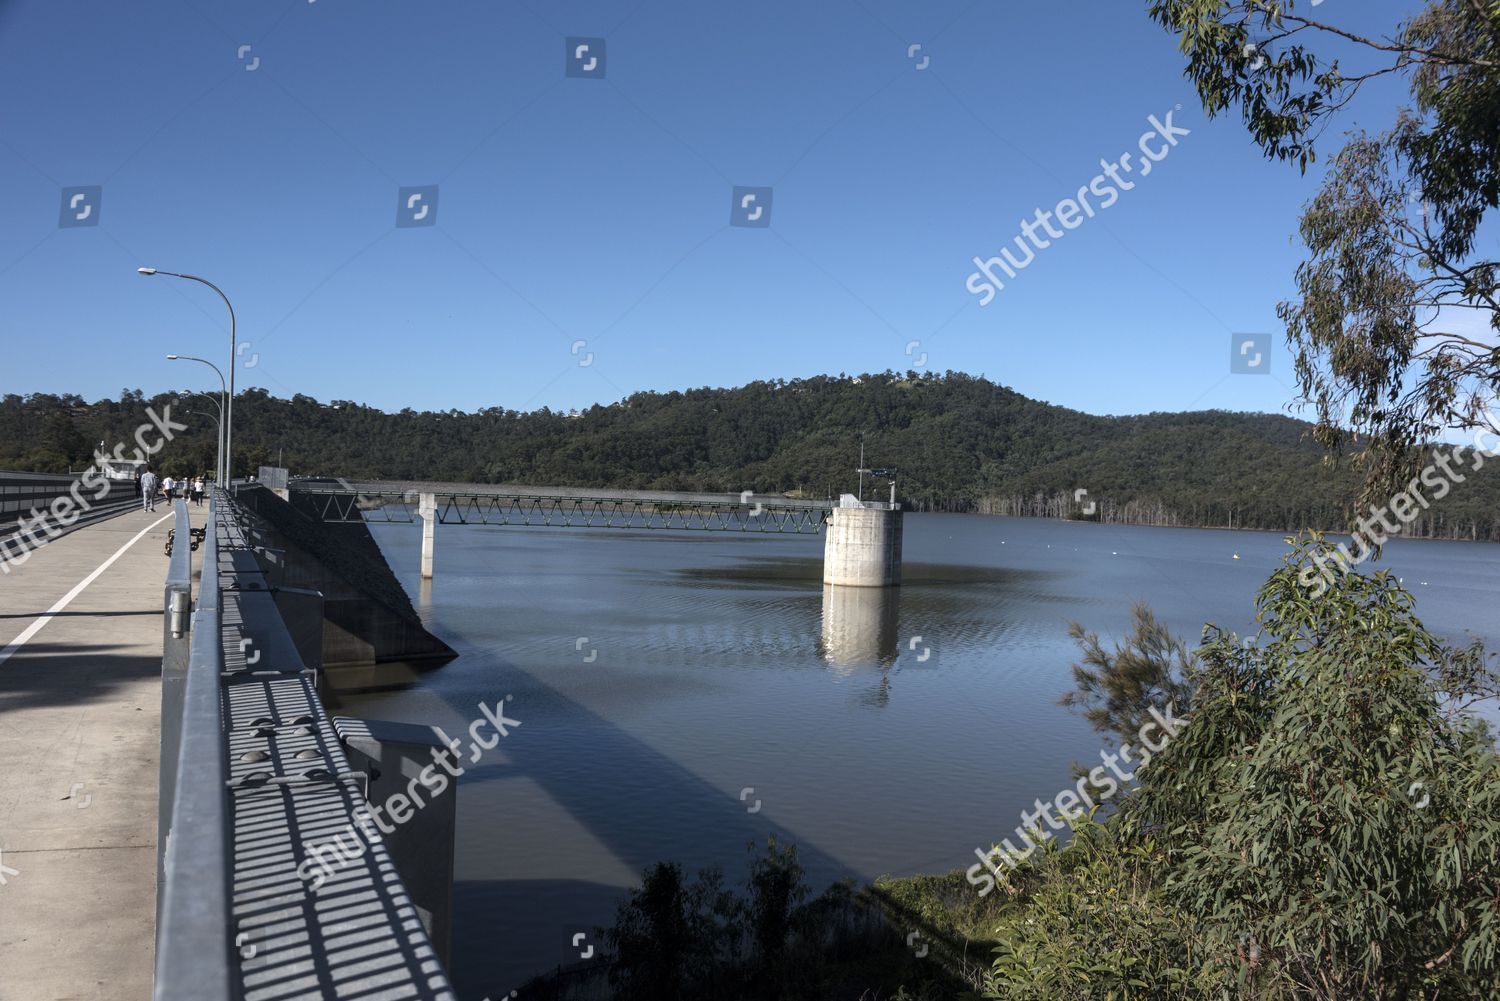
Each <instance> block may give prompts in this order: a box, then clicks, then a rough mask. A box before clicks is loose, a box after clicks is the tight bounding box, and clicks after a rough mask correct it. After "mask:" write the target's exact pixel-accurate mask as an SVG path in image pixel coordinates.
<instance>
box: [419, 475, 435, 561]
mask: <svg viewBox="0 0 1500 1001" xmlns="http://www.w3.org/2000/svg"><path fill="white" fill-rule="evenodd" d="M417 513H418V514H420V515H421V516H422V579H423V580H431V579H432V549H433V543H434V541H435V539H436V535H437V496H436V495H434V494H418V495H417Z"/></svg>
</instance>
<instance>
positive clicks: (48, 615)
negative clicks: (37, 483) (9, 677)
mask: <svg viewBox="0 0 1500 1001" xmlns="http://www.w3.org/2000/svg"><path fill="white" fill-rule="evenodd" d="M172 517H173V515H170V514H169V515H167V516H166V517H163V518H158V519H157V520H156V521H153V522H152V523H151V524H149V525H147V526H146V527H145V528H143V529H141V530H140V531H139V532H137V533H136V534H135V538H133V539H131V540H130V541H129V542H127V543H125V545H123V546H121V547H120V548H119V550H118V551H116V553H115V554H114V555H113V556H111V557H110V558H109V559H107V560H105V561H104V562H103V563H101V564H99V569H97V570H95V571H94V572H93V573H91V574H89V575H88V576H87V577H85V578H83V580H81V581H79V582H78V583H77V584H76V585H75V586H74V588H73V590H71V591H69V592H68V593H67V594H65V595H63V596H62V597H61V598H59V599H58V600H57V604H55V605H53V606H52V607H51V608H49V609H47V610H46V611H45V612H43V613H42V614H41V617H39V618H38V619H37V620H36V621H35V622H33V623H32V624H31V625H29V626H27V627H26V629H25V631H23V632H22V633H21V635H19V636H17V637H16V638H15V639H14V640H12V641H11V644H10V646H8V647H6V648H5V649H4V650H0V667H3V666H4V665H5V662H6V661H7V660H10V658H11V655H12V654H14V653H15V652H16V651H17V650H19V649H21V647H23V646H25V645H26V642H27V640H29V639H31V637H33V636H35V635H36V634H37V633H39V632H41V631H42V627H43V626H45V625H46V624H47V623H49V622H51V621H52V620H53V618H55V617H56V615H57V613H58V612H61V611H62V610H63V609H64V608H67V607H68V606H69V605H71V604H72V603H73V599H74V598H76V597H78V596H79V595H80V594H82V593H83V589H84V588H86V587H88V586H89V585H90V584H92V583H93V582H94V581H96V580H98V579H99V575H100V574H102V573H104V571H106V570H108V569H109V568H110V567H112V566H114V565H115V560H117V559H119V558H120V557H121V556H124V555H125V552H126V551H127V550H128V549H129V548H130V547H131V546H133V545H135V544H136V543H137V542H140V541H141V538H142V537H143V536H144V535H145V534H146V533H147V532H149V531H151V530H152V529H153V528H155V527H156V526H157V525H160V524H161V523H162V522H164V521H167V520H168V519H170V518H172Z"/></svg>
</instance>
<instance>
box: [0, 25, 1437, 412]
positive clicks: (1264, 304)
mask: <svg viewBox="0 0 1500 1001" xmlns="http://www.w3.org/2000/svg"><path fill="white" fill-rule="evenodd" d="M1144 7H1145V5H1144V3H1135V2H1129V0H1126V2H1120V0H1109V2H1105V0H1093V2H1085V3H1080V4H1022V3H1013V2H998V0H979V2H975V0H930V2H924V3H921V4H913V3H910V2H906V0H858V2H855V0H827V2H823V3H816V4H812V3H807V2H805V0H804V2H800V3H787V2H768V3H763V4H758V5H754V6H751V7H747V6H745V5H742V4H741V5H732V4H704V3H687V2H677V0H644V2H635V0H625V2H614V3H600V2H588V0H568V2H566V3H561V4H547V3H543V2H542V0H532V2H530V3H526V2H523V0H504V2H494V0H489V2H464V0H453V2H449V0H443V2H427V3H417V2H415V0H385V2H359V3H355V2H353V0H311V2H310V0H276V2H270V0H260V2H253V3H252V2H248V0H234V2H220V0H214V2H201V3H189V2H162V3H146V4H130V5H126V4H116V3H103V2H90V3H74V2H69V3H66V4H59V3H56V2H52V0H0V92H3V93H5V94H7V95H8V96H9V98H10V99H9V100H7V101H6V102H5V103H4V105H3V107H0V189H3V190H4V192H5V196H4V198H3V199H0V302H3V303H4V308H3V310H0V338H3V341H4V344H5V351H4V357H5V360H4V363H3V368H0V392H16V393H27V392H55V393H61V392H77V393H80V394H82V395H83V396H85V397H86V398H89V399H96V398H100V397H104V396H115V395H117V394H118V393H119V391H120V389H121V388H123V387H132V388H134V387H140V388H143V389H145V390H146V391H148V392H154V391H159V390H164V389H167V388H172V387H177V386H182V385H186V384H193V385H200V386H201V385H204V384H205V383H204V381H203V379H202V377H199V376H196V374H194V373H192V372H190V371H184V368H185V366H173V365H171V364H169V363H167V362H166V361H165V360H163V356H164V355H165V354H167V353H169V352H177V353H183V354H208V355H209V356H210V357H211V358H213V359H214V360H216V361H217V360H220V359H224V358H226V357H227V355H228V353H229V347H228V334H227V330H228V328H227V322H226V320H225V317H224V313H223V309H222V305H221V304H220V303H219V302H218V300H217V299H215V298H214V297H213V296H212V293H211V292H209V291H208V290H207V289H203V288H201V287H198V286H195V285H191V284H190V283H185V282H180V281H177V280H174V279H168V278H164V277H157V278H151V279H146V278H141V277H139V276H137V275H136V273H135V269H136V267H137V266H140V265H150V266H154V267H159V268H162V269H167V270H173V271H186V272H192V273H196V274H200V275H203V276H205V277H208V278H210V279H211V280H213V281H215V282H216V283H218V284H219V285H220V286H221V287H223V288H224V290H225V291H226V292H227V293H228V294H229V296H230V297H231V299H232V300H233V301H234V304H235V307H236V311H237V313H238V315H239V339H240V341H241V342H242V343H243V344H244V345H245V347H244V349H243V351H242V353H241V355H240V364H241V365H242V366H244V367H241V368H240V369H239V370H238V376H237V378H238V380H239V382H240V385H241V386H247V385H258V386H264V387H265V388H266V389H267V390H269V391H270V392H272V393H274V394H276V395H281V396H288V395H291V394H292V393H305V394H308V395H311V396H315V397H318V398H320V399H323V400H331V399H349V400H356V401H359V402H364V403H368V404H371V405H374V406H379V407H382V408H385V409H400V408H402V407H413V408H416V409H449V408H458V409H461V410H474V409H479V408H482V407H490V406H500V407H509V408H517V409H534V408H536V407H540V406H543V405H546V406H551V407H554V408H572V407H582V406H586V405H589V404H591V403H595V402H608V401H612V400H615V399H619V398H620V397H622V396H624V395H627V394H629V393H632V392H635V391H638V390H643V389H659V390H665V389H682V388H687V387H693V386H703V385H713V386H725V385H738V384H742V383H744V382H747V381H750V380H752V379H765V378H794V377H801V376H808V375H814V374H819V373H838V372H849V373H855V372H862V371H879V370H884V369H887V368H894V369H906V368H911V367H916V366H917V365H918V364H919V363H921V364H925V367H927V368H929V369H935V370H938V371H942V370H945V369H955V370H961V371H966V372H970V373H973V374H980V373H983V374H984V375H986V376H988V377H990V378H991V379H994V380H996V381H998V382H1002V383H1004V384H1006V385H1009V386H1011V387H1013V388H1014V389H1016V390H1017V391H1019V392H1021V393H1024V394H1026V395H1028V396H1031V397H1034V398H1038V399H1042V400H1047V401H1049V402H1053V403H1058V404H1062V405H1065V406H1069V407H1075V408H1078V409H1081V410H1085V411H1088V412H1091V413H1103V414H1125V413H1142V412H1148V411H1154V410H1184V409H1202V408H1224V409H1231V410H1266V411H1276V410H1281V409H1283V408H1284V406H1285V404H1286V403H1287V402H1288V400H1290V398H1291V397H1292V395H1293V389H1292V387H1293V380H1292V374H1291V360H1290V358H1289V356H1288V355H1287V354H1286V352H1285V349H1284V347H1283V346H1282V344H1281V337H1280V334H1279V333H1275V334H1274V336H1273V342H1274V344H1275V348H1274V350H1273V352H1272V356H1271V361H1270V367H1271V373H1270V375H1269V376H1254V375H1232V374H1231V373H1230V366H1229V355H1230V344H1231V335H1232V334H1235V333H1241V332H1248V333H1254V332H1276V331H1279V329H1280V328H1279V325H1278V323H1277V320H1276V317H1275V305H1276V302H1277V301H1278V300H1279V299H1281V298H1283V297H1285V296H1286V295H1288V294H1289V292H1290V291H1291V288H1292V276H1293V271H1294V268H1295V266H1296V264H1297V262H1298V261H1299V260H1300V257H1301V253H1300V249H1299V246H1298V243H1297V241H1296V238H1295V229H1296V219H1297V214H1298V210H1299V207H1300V205H1301V204H1302V203H1303V202H1304V201H1305V200H1306V199H1307V198H1308V197H1309V196H1310V195H1311V193H1312V191H1313V185H1314V183H1315V179H1316V172H1315V171H1314V172H1311V173H1310V174H1309V176H1308V177H1306V178H1304V177H1301V176H1299V174H1298V173H1297V171H1296V169H1295V168H1294V167H1288V166H1285V165H1280V164H1272V163H1268V162H1267V161H1265V160H1264V159H1263V158H1262V157H1261V156H1260V155H1259V154H1258V152H1257V151H1256V150H1255V149H1254V148H1253V147H1252V146H1251V144H1250V143H1249V141H1248V139H1247V138H1246V135H1245V132H1244V129H1243V127H1242V126H1241V124H1240V122H1239V120H1238V118H1237V117H1235V118H1232V119H1221V120H1219V121H1216V122H1213V123H1209V122H1207V121H1206V120H1205V119H1204V116H1203V114H1202V112H1201V109H1200V108H1199V106H1198V104H1197V101H1196V99H1195V98H1194V95H1193V93H1192V91H1191V88H1190V87H1189V85H1188V83H1187V82H1186V81H1185V80H1184V79H1183V77H1182V75H1181V70H1182V61H1181V57H1180V55H1179V54H1178V52H1177V51H1176V47H1175V45H1176V43H1175V40H1174V39H1172V38H1170V37H1168V36H1167V35H1165V34H1164V33H1162V32H1161V31H1160V30H1159V29H1158V28H1157V27H1156V26H1155V25H1154V24H1152V23H1151V22H1150V20H1149V19H1148V17H1147V16H1146V14H1145V11H1144ZM1338 7H1347V8H1348V10H1347V11H1345V12H1342V13H1341V12H1339V11H1338V10H1337V8H1338ZM1356 7H1357V9H1356ZM1410 9H1412V5H1410V4H1397V3H1388V2H1377V3H1368V2H1361V3H1360V4H1358V5H1355V4H1354V3H1353V0H1332V2H1329V3H1325V4H1323V5H1322V6H1321V8H1320V14H1321V16H1324V17H1326V18H1329V19H1332V20H1340V22H1341V23H1349V24H1354V25H1359V26H1366V27H1367V26H1370V25H1371V24H1372V23H1373V24H1375V25H1387V24H1389V23H1391V22H1393V21H1394V20H1395V19H1396V18H1397V17H1398V16H1399V15H1400V14H1401V13H1402V12H1404V11H1409V10H1410ZM573 36H577V37H587V38H603V39H604V40H605V43H606V53H607V57H606V60H605V63H604V70H605V72H604V76H603V78H597V77H596V78H569V77H568V76H566V75H565V67H566V61H567V58H568V56H569V50H568V46H567V43H566V39H567V38H569V37H573ZM915 45H920V46H921V48H920V49H912V46H915ZM246 46H248V48H245V47H246ZM924 60H925V68H919V66H922V65H924ZM252 67H253V68H252ZM1377 97H1380V99H1376V100H1369V101H1366V102H1364V103H1363V104H1362V105H1360V106H1357V107H1356V108H1355V109H1354V114H1353V116H1352V117H1351V118H1350V119H1349V120H1348V124H1351V125H1352V124H1355V123H1358V124H1367V125H1368V126H1369V127H1371V128H1383V127H1384V126H1385V125H1387V124H1388V122H1389V120H1390V116H1391V113H1392V111H1393V109H1394V107H1395V104H1396V101H1397V100H1398V98H1399V95H1398V94H1397V93H1395V92H1390V91H1387V92H1385V94H1384V95H1383V96H1381V95H1377ZM1178 105H1180V106H1181V110H1180V111H1178V110H1175V109H1176V107H1177V106H1178ZM1366 109H1368V113H1369V115H1370V120H1369V121H1368V122H1367V123H1366V122H1363V121H1360V118H1359V116H1360V114H1361V112H1363V111H1365V110H1366ZM1169 111H1170V112H1174V124H1175V125H1177V126H1178V127H1181V128H1187V129H1190V130H1191V135H1189V136H1186V137H1183V138H1181V139H1180V140H1179V143H1178V145H1177V146H1176V147H1175V148H1173V149H1171V151H1170V154H1169V155H1168V156H1167V157H1166V158H1165V159H1164V160H1162V161H1161V162H1160V163H1159V164H1156V165H1155V166H1154V168H1153V170H1152V172H1151V174H1150V176H1149V177H1137V178H1136V187H1135V188H1134V190H1131V191H1128V192H1122V193H1121V195H1120V197H1119V200H1118V202H1116V203H1115V204H1113V205H1112V206H1110V207H1109V208H1107V209H1101V210H1100V211H1098V213H1097V215H1096V217H1095V218H1092V219H1088V220H1086V221H1085V222H1084V223H1083V224H1082V225H1080V226H1079V227H1078V228H1077V229H1074V230H1072V231H1069V232H1068V233H1067V235H1066V237H1065V238H1064V239H1062V240H1059V241H1056V242H1055V243H1054V245H1053V246H1051V247H1050V248H1048V249H1047V250H1045V251H1043V252H1041V253H1039V254H1038V256H1037V259H1036V261H1035V262H1034V263H1033V264H1032V265H1031V266H1030V267H1029V268H1027V269H1026V270H1025V271H1023V272H1020V273H1019V274H1018V275H1017V277H1016V278H1015V280H1014V281H1012V282H1010V283H1009V284H1008V286H1007V287H1006V288H1005V289H1004V290H1003V291H1001V292H1000V293H999V294H998V295H997V296H996V297H995V299H994V301H992V302H991V303H989V305H987V306H983V307H981V306H979V305H978V299H977V298H976V296H974V295H973V294H971V293H970V292H969V291H966V289H965V281H966V279H967V277H968V275H969V274H970V273H971V272H973V271H974V265H973V263H972V259H973V258H974V257H975V256H979V257H981V258H983V257H988V256H991V255H993V254H996V253H997V252H998V251H999V249H1000V247H1001V246H1002V245H1003V244H1005V243H1006V242H1008V241H1009V240H1011V239H1012V238H1013V237H1014V236H1016V234H1017V233H1018V229H1019V223H1020V220H1022V219H1028V218H1031V217H1032V215H1033V213H1034V212H1035V211H1036V210H1037V209H1039V208H1047V209H1051V208H1053V207H1054V206H1056V204H1057V203H1058V202H1059V201H1060V200H1062V199H1064V198H1069V197H1071V196H1073V195H1074V194H1075V192H1076V191H1077V190H1078V189H1079V188H1080V187H1083V186H1086V185H1088V184H1089V182H1090V180H1091V179H1092V178H1093V177H1094V176H1095V175H1097V174H1099V173H1100V165H1099V161H1100V159H1101V158H1110V159H1113V158H1115V157H1117V156H1119V154H1121V153H1122V152H1126V151H1134V150H1136V144H1137V141H1138V139H1139V138H1140V137H1141V135H1142V133H1143V132H1145V131H1147V130H1148V129H1149V128H1150V125H1149V124H1148V116H1151V115H1156V116H1157V117H1158V118H1159V119H1161V118H1164V117H1165V116H1166V114H1167V113H1168V112H1169ZM1332 151H1333V150H1332V146H1331V145H1330V146H1328V147H1326V149H1325V152H1326V153H1331V152H1332ZM434 184H435V185H437V186H438V198H437V204H436V206H435V209H434V211H435V212H436V216H435V219H436V222H435V224H433V225H429V226H413V227H397V226H396V219H397V208H398V205H397V203H398V197H397V191H398V188H401V187H411V186H426V185H434ZM85 185H99V186H100V187H101V189H102V195H101V198H100V204H99V205H98V206H97V215H95V216H92V217H91V218H92V220H93V221H94V222H96V223H97V225H79V226H70V227H67V228H60V227H59V220H60V211H61V206H62V200H63V199H62V192H63V189H65V188H70V187H73V186H85ZM735 186H769V187H771V188H772V189H773V197H772V201H771V208H770V225H769V226H768V227H765V228H749V227H739V226H730V225H729V222H730V217H731V192H732V189H733V188H734V187H735ZM428 218H429V219H431V218H433V217H432V216H430V215H429V216H428ZM914 341H915V342H918V343H917V344H915V345H913V344H912V342H914ZM579 342H583V343H582V344H579ZM923 355H925V356H926V357H925V361H924V359H923ZM252 362H253V366H252V365H251V363H252ZM584 362H587V364H582V363H584Z"/></svg>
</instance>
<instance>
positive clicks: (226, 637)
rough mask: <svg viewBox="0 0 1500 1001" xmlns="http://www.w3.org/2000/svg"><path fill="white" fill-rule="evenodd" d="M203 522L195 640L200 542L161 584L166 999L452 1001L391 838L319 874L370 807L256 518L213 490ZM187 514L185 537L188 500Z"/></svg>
mask: <svg viewBox="0 0 1500 1001" xmlns="http://www.w3.org/2000/svg"><path fill="white" fill-rule="evenodd" d="M207 517H208V532H207V536H206V538H205V539H204V543H203V545H202V547H201V548H200V550H199V551H200V552H201V554H202V574H201V580H200V586H199V595H198V603H197V609H196V610H195V611H194V612H193V614H192V617H191V624H190V628H189V629H188V630H187V632H186V634H183V632H182V630H181V629H180V628H174V626H176V627H180V626H181V624H182V623H181V619H180V613H181V611H182V605H181V601H182V599H181V598H180V597H177V596H178V595H181V594H183V593H185V589H186V587H187V586H190V575H189V572H188V569H187V568H188V567H190V564H191V553H192V550H191V547H190V546H188V545H185V544H184V545H179V546H177V547H175V549H174V551H173V559H172V565H171V568H170V570H169V577H168V584H167V588H166V607H165V608H164V616H165V618H166V623H165V625H164V657H163V662H162V666H163V693H162V699H163V703H162V740H163V747H162V753H163V767H162V781H163V785H162V788H161V798H162V804H163V806H162V817H163V824H162V827H161V828H160V837H161V839H162V841H163V842H164V844H165V848H164V851H163V853H162V868H161V879H160V884H159V891H158V908H157V948H156V984H155V994H154V996H155V999H156V1001H237V999H241V998H247V997H248V998H254V997H258V996H261V995H262V994H264V995H265V996H268V997H270V996H274V997H275V998H276V999H277V1001H303V999H307V1001H312V999H319V998H325V997H332V996H335V995H337V996H355V995H358V996H375V995H377V994H378V995H379V996H380V997H382V998H389V999H393V1001H408V999H409V1001H427V999H434V1001H452V998H453V994H452V991H451V989H450V988H449V986H448V981H447V976H446V974H445V973H444V971H443V968H442V964H441V962H440V961H439V960H438V957H437V954H436V953H435V951H434V950H433V947H432V943H431V940H430V938H429V936H428V933H427V931H426V929H424V927H423V925H422V921H421V920H420V915H419V914H418V910H417V908H416V907H415V906H414V905H413V903H412V901H411V898H410V896H409V895H408V894H407V892H406V889H405V886H404V885H403V883H402V881H401V879H400V877H399V876H398V875H397V874H396V871H395V866H394V865H393V864H392V862H391V858H390V855H389V853H388V852H387V851H386V848H385V846H384V844H383V843H382V842H381V841H380V840H379V839H378V837H377V838H376V839H375V840H374V841H373V842H371V843H369V844H367V845H366V846H365V847H364V848H362V849H361V851H360V853H359V855H358V857H356V858H352V859H350V860H348V861H347V862H346V863H344V864H342V865H341V866H340V867H339V869H338V871H337V872H333V873H330V874H329V876H328V877H327V878H318V879H309V876H308V873H309V865H310V860H312V859H314V858H315V857H316V853H315V851H314V849H318V848H322V847H325V845H326V842H327V840H328V839H329V836H330V835H331V834H332V833H333V832H336V831H340V830H342V829H343V828H345V827H348V828H349V829H351V830H352V829H353V828H352V825H353V823H354V822H355V820H356V818H357V817H358V815H359V813H360V812H361V811H362V810H363V809H365V808H366V806H367V804H366V803H365V799H364V789H365V785H366V783H365V776H363V775H362V774H361V773H358V772H355V771H353V770H352V769H351V767H350V765H349V760H348V758H347V757H346V755H345V751H344V747H343V745H342V743H341V742H340V739H339V735H338V733H337V732H336V730H335V728H334V725H333V721H332V720H331V719H330V718H329V716H328V715H327V713H326V712H325V711H324V709H323V706H322V704H321V703H320V702H319V700H318V697H317V691H316V684H315V679H314V676H313V672H312V671H310V670H308V668H307V667H306V666H304V664H303V661H302V659H301V657H300V655H299V654H298V653H297V650H296V646H295V644H294V642H293V641H292V638H291V637H290V635H289V634H288V632H287V629H286V626H285V624H284V623H283V621H282V619H281V617H280V615H279V613H278V612H277V610H276V604H275V597H274V594H273V589H272V588H270V587H268V586H267V582H266V579H265V575H264V573H263V571H262V569H261V568H260V566H259V564H258V562H257V560H256V554H255V551H254V547H253V545H252V544H251V541H250V537H251V535H252V530H251V529H250V528H249V527H248V526H247V524H246V522H245V513H244V512H243V511H242V510H241V509H240V508H239V506H238V505H237V504H236V502H235V501H234V500H233V498H232V497H231V495H230V494H229V493H228V492H226V491H224V490H220V489H215V490H214V491H213V492H212V496H211V499H210V503H209V507H208V515H207ZM177 518H178V522H177V525H178V536H177V537H178V538H179V539H181V540H183V541H184V542H185V541H186V540H187V538H188V532H187V518H188V515H187V508H186V506H185V505H182V504H180V503H179V506H178V508H177ZM174 609H175V612H174ZM174 617H175V622H174ZM184 643H186V647H187V655H186V662H185V664H183V665H182V666H181V667H180V668H179V667H177V666H175V665H177V664H178V662H179V660H180V658H181V655H182V646H183V644H184ZM173 745H175V749H174V746H173ZM169 760H170V761H172V762H175V764H174V765H173V767H172V768H171V769H170V770H169V768H168V761H169ZM356 927H357V928H358V934H357V935H353V936H352V937H351V934H352V929H353V928H356ZM355 944H357V945H358V948H350V946H351V945H355Z"/></svg>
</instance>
